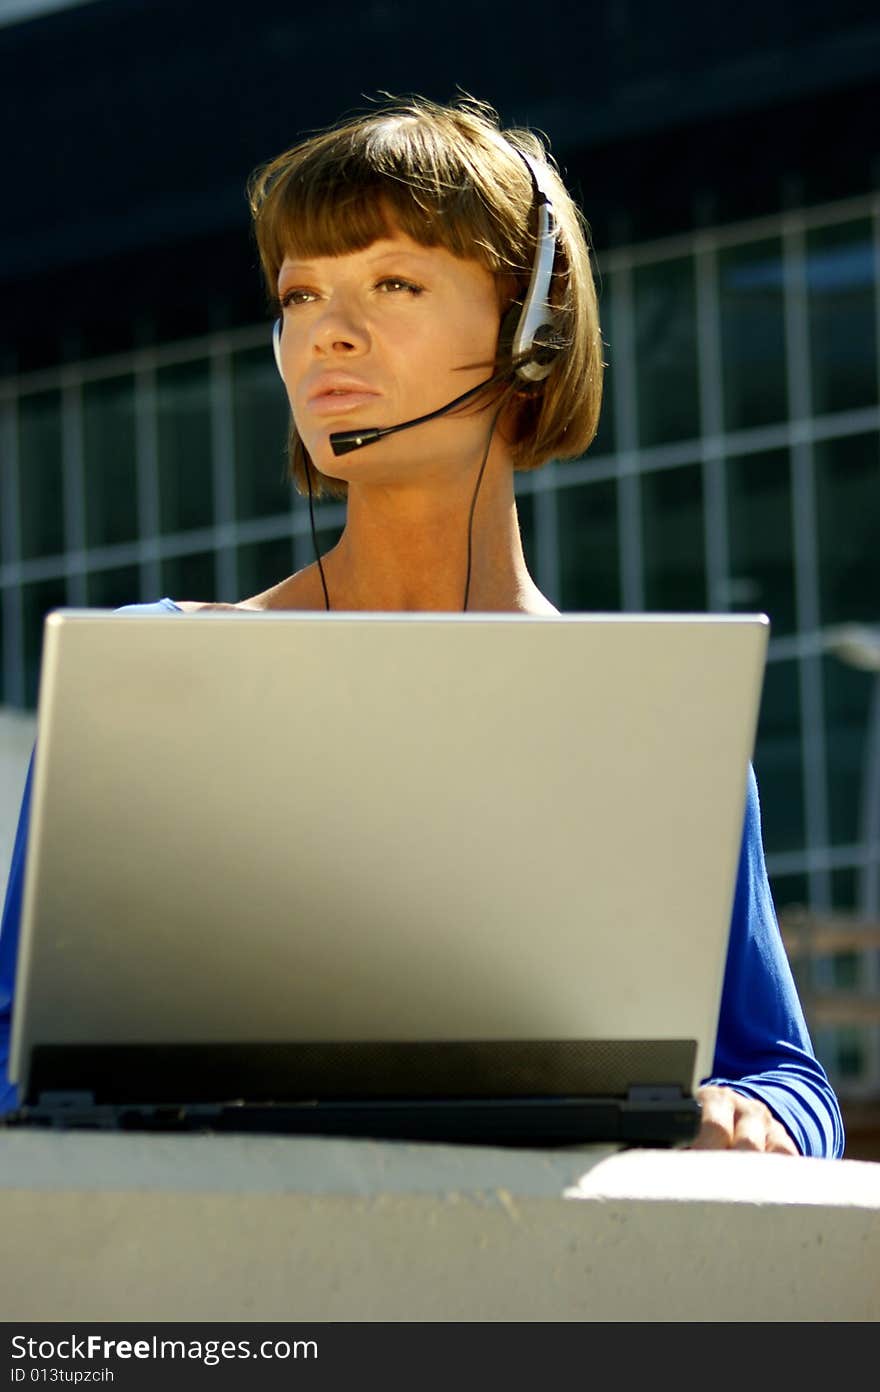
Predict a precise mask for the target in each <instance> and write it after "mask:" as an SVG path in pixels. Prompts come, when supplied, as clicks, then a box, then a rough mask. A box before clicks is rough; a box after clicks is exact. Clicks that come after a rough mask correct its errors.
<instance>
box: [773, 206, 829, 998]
mask: <svg viewBox="0 0 880 1392" xmlns="http://www.w3.org/2000/svg"><path fill="white" fill-rule="evenodd" d="M788 223H789V225H788V227H787V229H786V230H785V232H784V234H783V267H784V277H783V279H784V302H785V330H786V369H787V377H788V393H789V406H790V413H791V417H792V421H793V443H792V468H791V495H792V497H791V501H792V523H793V542H794V569H795V604H796V612H797V621H798V630H799V632H800V633H801V634H807V633H812V632H815V631H817V630H818V628H819V623H820V606H819V568H818V560H817V554H816V547H817V542H816V536H817V534H816V494H815V465H814V452H813V444H812V440H811V438H810V436H809V434H808V433H807V432H804V431H800V430H799V429H798V427H799V425H800V423H801V422H806V421H808V420H809V419H810V416H811V405H812V390H811V381H810V361H809V325H808V318H807V279H806V254H805V236H804V231H803V227H802V226H799V225H797V224H796V222H795V220H794V219H791V218H789V219H788ZM821 661H822V659H821V657H820V655H819V654H818V653H815V654H809V653H805V654H802V655H801V656H800V658H799V660H798V681H799V689H800V700H801V759H802V764H803V774H804V814H805V823H806V833H807V852H808V853H809V852H810V851H811V850H812V849H813V848H816V847H820V846H826V845H827V844H828V801H827V799H828V782H827V776H826V755H825V726H824V700H823V692H822V667H821ZM807 880H808V884H809V895H810V908H811V909H813V910H815V911H820V912H824V911H827V910H828V909H829V908H830V907H831V877H830V874H829V872H828V870H827V869H823V868H817V867H815V866H814V867H811V868H810V869H808V872H807ZM819 984H820V983H819V982H818V981H816V982H814V985H817V986H818V985H819Z"/></svg>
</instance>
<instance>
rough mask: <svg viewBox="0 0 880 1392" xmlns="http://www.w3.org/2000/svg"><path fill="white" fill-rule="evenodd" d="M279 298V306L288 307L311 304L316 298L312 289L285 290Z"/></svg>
mask: <svg viewBox="0 0 880 1392" xmlns="http://www.w3.org/2000/svg"><path fill="white" fill-rule="evenodd" d="M280 298H281V308H282V309H289V308H290V306H291V305H301V304H311V302H312V300H314V299H316V298H317V296H316V295H315V292H314V290H285V292H284V294H283V295H282V296H281V297H280Z"/></svg>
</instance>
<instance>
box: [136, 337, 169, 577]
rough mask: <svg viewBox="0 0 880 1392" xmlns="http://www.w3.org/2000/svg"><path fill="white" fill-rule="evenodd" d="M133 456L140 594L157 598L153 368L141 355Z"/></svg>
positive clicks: (156, 445)
mask: <svg viewBox="0 0 880 1392" xmlns="http://www.w3.org/2000/svg"><path fill="white" fill-rule="evenodd" d="M134 420H135V457H136V465H137V495H138V496H137V503H138V536H139V538H140V547H139V569H140V592H141V593H140V597H141V599H142V600H154V599H158V598H159V591H160V588H161V585H162V571H161V566H160V563H159V546H158V541H159V526H160V512H159V427H158V405H157V394H156V368H155V365H154V363H153V362H151V361H150V360H149V359H144V358H142V359H141V360H140V362H139V363H138V366H137V369H136V371H135V382H134Z"/></svg>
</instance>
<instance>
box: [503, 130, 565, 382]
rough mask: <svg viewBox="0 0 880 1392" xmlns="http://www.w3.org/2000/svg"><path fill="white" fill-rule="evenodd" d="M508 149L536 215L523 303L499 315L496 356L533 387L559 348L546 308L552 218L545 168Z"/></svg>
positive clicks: (553, 237) (553, 249)
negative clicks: (525, 179) (525, 176)
mask: <svg viewBox="0 0 880 1392" xmlns="http://www.w3.org/2000/svg"><path fill="white" fill-rule="evenodd" d="M505 143H506V142H505ZM509 148H510V149H512V150H513V151H514V153H515V154H517V155H519V157H520V159H521V160H522V162H523V164H524V165H525V166H526V169H527V170H528V171H529V176H530V178H531V181H532V190H533V195H534V207H535V213H536V219H535V221H536V231H535V256H534V260H533V262H532V273H531V277H530V279H529V288H528V290H527V291H526V295H525V299H524V300H523V303H522V306H521V307H520V306H518V305H512V306H511V308H510V309H509V310H508V311H507V313H506V314H505V316H504V318H503V320H502V322H501V331H500V333H499V338H498V347H499V356H501V353H502V352H503V353H504V355H505V357H506V356H508V355H509V357H510V359H511V360H512V362H513V363H514V364H515V370H514V375H515V376H516V377H517V378H519V379H520V381H521V382H523V384H525V385H526V386H534V385H535V384H536V383H538V382H543V381H544V379H545V378H546V377H549V375H550V373H551V372H552V370H553V364H554V363H555V361H556V358H557V355H558V354H559V352H560V351H561V350H562V349H563V348H564V347H565V340H564V339H563V337H562V334H561V333H560V331H559V322H558V318H557V316H556V314H555V313H554V311H553V308H552V306H551V304H550V287H551V285H552V283H553V266H554V262H555V260H556V247H557V230H556V219H555V217H554V216H553V200H552V190H551V188H550V184H549V181H548V180H547V178H546V173H545V167H544V166H543V165H542V164H539V162H538V161H537V160H535V159H533V158H532V156H531V155H527V154H525V152H524V151H523V150H518V149H517V148H516V146H513V145H512V146H509ZM511 321H512V322H511Z"/></svg>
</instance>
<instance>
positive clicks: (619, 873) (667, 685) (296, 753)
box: [11, 610, 768, 1091]
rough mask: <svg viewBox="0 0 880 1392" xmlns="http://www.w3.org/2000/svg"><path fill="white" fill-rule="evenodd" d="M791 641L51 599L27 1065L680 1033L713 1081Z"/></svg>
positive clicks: (678, 628)
mask: <svg viewBox="0 0 880 1392" xmlns="http://www.w3.org/2000/svg"><path fill="white" fill-rule="evenodd" d="M767 634H768V625H767V622H766V619H764V618H763V617H761V616H757V617H726V616H725V617H721V618H718V617H703V616H693V617H691V616H685V617H671V616H595V615H561V616H559V617H552V618H531V617H523V616H501V615H466V616H449V615H424V614H419V615H399V614H394V615H376V614H370V615H366V614H330V615H326V614H315V615H312V614H289V613H284V614H274V613H272V614H268V613H267V614H263V613H260V614H254V613H248V614H244V613H240V614H229V613H205V614H193V615H188V616H187V617H186V618H185V619H184V618H183V617H181V616H179V615H178V616H175V615H171V614H169V615H168V616H167V617H165V616H161V617H159V616H156V617H150V618H145V617H142V616H134V615H121V614H111V613H109V612H102V611H94V610H92V611H75V610H71V611H63V610H62V611H57V612H55V613H54V614H52V615H50V616H49V618H48V619H47V622H46V632H45V644H44V657H43V669H42V677H41V688H40V701H39V713H38V736H37V754H36V764H35V775H34V796H33V807H32V824H31V832H30V845H29V853H28V862H27V874H26V885H25V896H24V910H23V922H22V940H21V947H20V952H19V965H18V972H19V974H18V987H17V1003H16V1010H15V1017H14V1022H13V1039H12V1060H11V1063H12V1076H13V1077H14V1078H15V1079H16V1080H17V1081H19V1083H20V1085H21V1086H22V1088H23V1090H24V1091H26V1090H27V1086H28V1079H29V1067H30V1060H31V1056H32V1051H33V1050H34V1048H35V1046H65V1047H68V1048H69V1047H71V1046H113V1045H124V1046H138V1045H146V1044H149V1045H162V1046H168V1045H173V1046H204V1045H212V1046H222V1047H225V1048H227V1049H228V1048H230V1047H233V1046H236V1045H242V1046H247V1045H254V1044H256V1045H260V1046H268V1047H270V1048H272V1047H276V1048H278V1047H287V1046H290V1045H295V1046H297V1047H299V1048H302V1047H303V1046H305V1047H306V1048H308V1047H310V1046H315V1045H331V1046H334V1047H335V1048H336V1050H337V1053H338V1051H339V1048H340V1047H341V1048H342V1049H343V1052H344V1049H345V1046H346V1045H347V1044H348V1043H349V1042H351V1041H358V1042H360V1043H362V1044H364V1045H366V1046H371V1047H373V1049H374V1052H375V1046H377V1045H382V1044H387V1043H389V1042H390V1043H394V1044H395V1045H400V1044H404V1045H405V1044H406V1043H407V1042H411V1043H413V1044H417V1045H419V1046H420V1047H421V1046H426V1045H430V1044H432V1043H434V1044H438V1043H447V1044H453V1045H455V1044H459V1045H460V1044H462V1043H467V1042H469V1041H475V1040H476V1041H489V1042H491V1041H497V1042H498V1043H499V1044H504V1045H506V1046H510V1045H513V1046H516V1047H520V1046H521V1045H523V1044H528V1043H529V1042H532V1043H534V1044H535V1045H536V1046H538V1045H542V1046H543V1045H546V1044H547V1043H548V1042H550V1043H552V1044H553V1045H555V1046H558V1045H571V1044H572V1043H577V1042H579V1041H590V1040H592V1041H628V1040H629V1041H634V1042H636V1043H638V1042H639V1041H642V1042H644V1041H655V1042H657V1043H658V1044H659V1043H662V1042H663V1041H667V1042H670V1041H671V1042H675V1041H682V1040H684V1041H695V1045H696V1047H695V1049H694V1050H692V1051H691V1055H690V1059H689V1062H688V1065H687V1068H686V1071H688V1072H690V1075H691V1076H690V1079H689V1081H690V1084H691V1085H694V1084H695V1082H696V1080H698V1079H699V1077H701V1076H705V1075H706V1074H708V1073H709V1072H710V1069H711V1063H712V1054H713V1049H714V1039H715V1030H716V1023H717V1013H718V1006H719V1000H720V991H721V983H722V977H723V971H724V963H725V956H726V946H727V937H728V930H729V923H730V911H731V903H732V896H733V887H734V882H735V874H736V865H737V858H738V854H739V849H740V842H741V836H742V820H743V808H744V796H745V782H746V774H747V766H748V760H749V758H750V756H751V752H752V746H753V739H754V732H755V723H756V718H757V711H758V703H759V697H760V689H761V678H762V672H763V664H764V660H765V651H766V642H767ZM551 1072H552V1070H551ZM648 1073H649V1076H650V1075H651V1073H652V1068H651V1065H650V1063H649V1064H648ZM633 1081H638V1079H634V1080H633ZM654 1081H656V1079H654ZM561 1090H565V1089H561Z"/></svg>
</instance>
